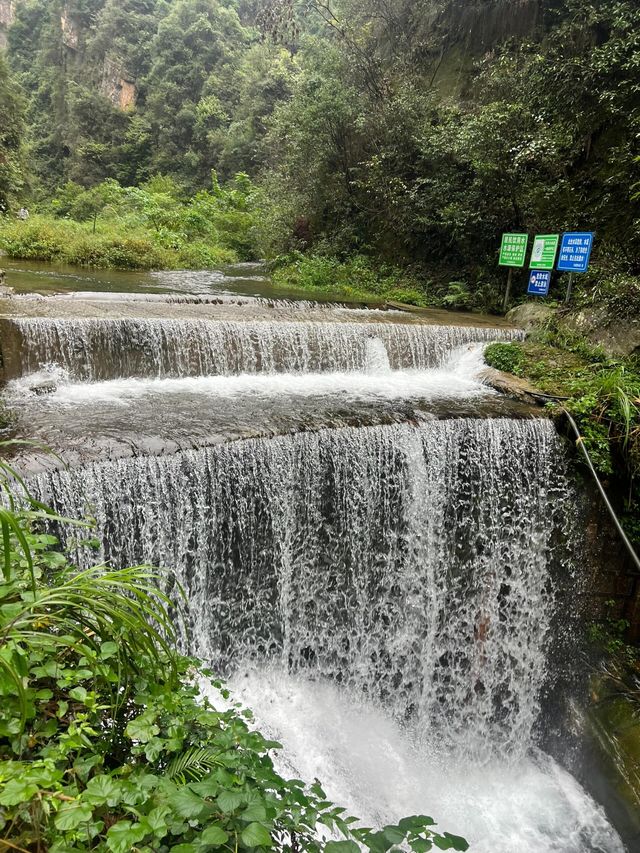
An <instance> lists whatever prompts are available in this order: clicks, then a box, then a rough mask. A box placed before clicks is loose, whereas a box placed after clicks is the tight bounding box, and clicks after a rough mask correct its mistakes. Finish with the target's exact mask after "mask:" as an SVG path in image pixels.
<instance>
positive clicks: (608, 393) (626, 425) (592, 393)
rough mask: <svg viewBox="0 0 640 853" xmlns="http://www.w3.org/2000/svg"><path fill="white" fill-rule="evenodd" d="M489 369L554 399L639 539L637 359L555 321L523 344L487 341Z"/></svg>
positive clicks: (639, 377) (639, 365)
mask: <svg viewBox="0 0 640 853" xmlns="http://www.w3.org/2000/svg"><path fill="white" fill-rule="evenodd" d="M485 359H486V361H487V363H488V364H490V365H491V366H492V367H496V368H497V369H499V370H506V371H508V372H509V373H515V374H516V375H518V376H525V377H526V378H527V379H529V380H530V381H531V382H532V384H533V385H534V386H535V387H536V388H538V389H539V390H540V391H542V392H544V393H547V394H549V395H551V396H555V397H558V398H560V401H561V405H562V406H563V407H564V408H565V409H567V411H569V412H570V413H571V414H572V415H573V417H574V419H575V420H576V423H577V424H578V427H579V429H580V432H581V434H582V437H583V439H584V442H585V446H586V448H587V450H588V452H589V455H590V456H591V459H592V461H593V463H594V465H595V467H596V468H597V470H598V471H599V473H600V474H601V475H604V476H606V477H610V476H613V477H614V478H615V479H616V480H617V481H618V482H619V485H620V489H621V491H622V493H623V494H624V495H625V501H624V506H623V507H622V519H623V523H624V524H625V527H626V528H627V531H628V533H629V535H630V537H631V538H632V539H633V540H634V541H636V542H638V543H640V489H639V485H640V484H639V481H640V363H639V362H638V360H637V359H634V358H630V359H627V360H622V359H620V360H617V359H613V358H609V357H608V356H607V355H606V354H605V353H604V351H603V350H602V349H600V348H598V347H594V346H593V345H592V344H590V343H589V342H588V341H587V340H586V339H585V338H584V337H582V336H581V335H580V334H578V333H577V332H575V331H573V330H572V329H570V328H569V327H568V326H566V325H565V324H563V323H562V322H561V321H559V320H557V319H555V318H554V319H553V320H551V321H549V322H548V323H547V324H546V325H544V326H541V327H539V328H538V329H537V330H536V331H535V332H534V333H533V334H532V335H531V336H530V337H529V338H528V339H527V340H526V341H525V342H523V343H521V342H512V343H508V344H502V343H500V344H491V345H489V346H488V347H487V348H486V350H485Z"/></svg>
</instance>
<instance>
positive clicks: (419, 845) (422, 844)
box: [410, 838, 433, 853]
mask: <svg viewBox="0 0 640 853" xmlns="http://www.w3.org/2000/svg"><path fill="white" fill-rule="evenodd" d="M410 846H411V849H412V850H413V851H414V853H428V851H429V850H433V842H432V841H429V840H427V839H426V838H415V839H414V840H413V841H412V842H411V845H410Z"/></svg>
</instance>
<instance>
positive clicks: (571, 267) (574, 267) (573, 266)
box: [557, 231, 593, 272]
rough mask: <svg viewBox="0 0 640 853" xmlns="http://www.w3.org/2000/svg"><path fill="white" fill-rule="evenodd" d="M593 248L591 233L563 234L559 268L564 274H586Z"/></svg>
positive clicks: (574, 232)
mask: <svg viewBox="0 0 640 853" xmlns="http://www.w3.org/2000/svg"><path fill="white" fill-rule="evenodd" d="M592 246H593V234H592V233H591V232H590V231H571V232H570V233H568V234H563V235H562V244H561V246H560V256H559V257H558V267H557V268H558V269H559V270H561V271H562V272H586V271H587V269H588V268H589V258H590V257H591V247H592Z"/></svg>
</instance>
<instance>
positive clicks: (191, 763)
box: [166, 746, 222, 785]
mask: <svg viewBox="0 0 640 853" xmlns="http://www.w3.org/2000/svg"><path fill="white" fill-rule="evenodd" d="M219 755H220V752H215V751H214V750H213V749H210V748H208V747H199V746H194V747H192V748H191V749H187V750H186V751H185V752H183V753H181V754H180V755H176V757H175V758H174V759H173V761H171V763H170V764H169V765H168V766H167V769H166V776H167V778H169V779H174V780H177V781H179V782H181V783H182V784H183V785H186V783H187V782H199V781H200V780H201V779H202V778H203V777H204V776H206V775H207V773H210V772H211V771H212V770H213V769H214V767H215V766H216V765H218V764H219V762H218V761H217V758H218V756H219ZM220 766H222V765H220Z"/></svg>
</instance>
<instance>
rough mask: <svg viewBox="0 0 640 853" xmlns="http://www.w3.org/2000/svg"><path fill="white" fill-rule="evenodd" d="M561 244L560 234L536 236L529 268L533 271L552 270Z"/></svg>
mask: <svg viewBox="0 0 640 853" xmlns="http://www.w3.org/2000/svg"><path fill="white" fill-rule="evenodd" d="M559 242H560V235H559V234H536V236H535V237H534V239H533V249H532V250H531V261H530V262H529V267H530V268H531V269H532V270H552V269H553V266H554V264H555V262H556V252H557V251H558V243H559Z"/></svg>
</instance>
